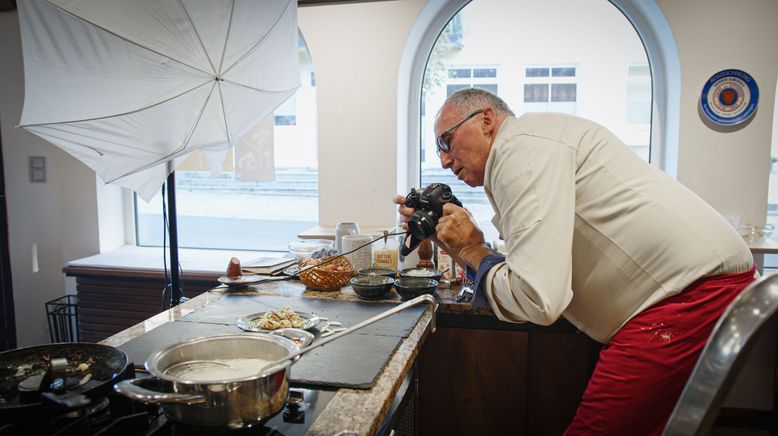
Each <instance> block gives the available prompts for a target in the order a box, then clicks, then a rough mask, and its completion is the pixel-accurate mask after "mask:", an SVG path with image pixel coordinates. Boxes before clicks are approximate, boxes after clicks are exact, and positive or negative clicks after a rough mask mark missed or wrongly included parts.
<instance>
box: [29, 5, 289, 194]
mask: <svg viewBox="0 0 778 436" xmlns="http://www.w3.org/2000/svg"><path fill="white" fill-rule="evenodd" d="M19 18H20V27H21V34H22V48H23V55H24V74H25V99H24V110H23V113H22V118H21V121H20V125H21V127H24V128H25V129H27V130H29V131H31V132H33V133H35V134H36V135H38V136H40V137H42V138H44V139H46V140H47V141H49V142H51V143H52V144H54V145H56V146H58V147H60V148H62V149H64V150H65V151H67V152H68V153H70V154H71V155H73V156H74V157H76V158H77V159H79V160H80V161H82V162H83V163H85V164H86V165H87V166H89V167H90V168H92V169H93V170H94V171H95V172H97V174H98V175H99V176H100V177H101V178H102V179H103V181H105V182H106V183H115V184H117V185H120V186H124V187H127V188H130V189H132V190H134V191H136V192H137V193H138V194H139V195H140V196H141V197H142V198H144V199H145V200H147V201H148V200H149V199H150V198H151V197H152V196H153V195H154V194H155V193H156V192H158V190H159V187H160V186H161V185H162V183H163V182H164V180H165V178H166V177H167V175H168V174H169V173H170V171H172V170H173V169H175V163H177V162H179V161H181V160H182V159H183V157H184V156H185V155H186V154H188V153H190V152H191V151H194V150H203V151H204V152H206V154H207V153H208V152H211V155H212V156H213V155H217V156H221V157H222V159H223V156H224V154H223V151H224V150H225V149H226V148H227V147H228V146H230V145H235V144H237V142H238V140H239V138H240V137H241V135H243V134H244V133H246V132H247V131H248V130H249V129H250V128H251V127H253V126H254V125H255V124H256V123H257V122H259V121H260V120H261V119H262V118H263V117H265V116H266V115H268V114H270V113H271V112H272V111H273V110H274V109H275V108H276V107H277V106H279V105H280V104H281V103H283V102H284V101H285V100H286V99H287V98H289V97H290V96H291V95H292V94H293V93H294V92H295V90H296V89H297V87H299V86H300V79H299V64H298V62H299V59H298V50H297V40H298V35H297V2H296V1H293V0H154V1H148V0H48V1H47V0H24V1H21V2H19ZM169 161H172V162H173V165H168V162H169ZM220 164H221V162H219V165H220Z"/></svg>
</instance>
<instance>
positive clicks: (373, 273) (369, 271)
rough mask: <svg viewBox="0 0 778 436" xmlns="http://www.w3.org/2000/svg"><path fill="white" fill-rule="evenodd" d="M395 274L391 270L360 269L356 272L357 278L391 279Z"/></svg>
mask: <svg viewBox="0 0 778 436" xmlns="http://www.w3.org/2000/svg"><path fill="white" fill-rule="evenodd" d="M396 274H397V272H396V271H395V270H393V269H391V268H362V269H360V270H359V271H357V275H358V276H384V277H389V278H390V279H393V278H395V277H396Z"/></svg>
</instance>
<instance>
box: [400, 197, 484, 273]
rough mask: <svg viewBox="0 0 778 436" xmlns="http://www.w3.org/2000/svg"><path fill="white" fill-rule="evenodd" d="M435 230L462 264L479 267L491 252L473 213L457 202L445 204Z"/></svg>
mask: <svg viewBox="0 0 778 436" xmlns="http://www.w3.org/2000/svg"><path fill="white" fill-rule="evenodd" d="M401 213H402V212H401ZM406 221H407V219H406ZM435 231H436V239H437V240H438V242H439V243H440V244H441V245H442V246H443V248H444V249H445V250H446V251H447V252H448V254H449V255H451V256H452V257H453V258H454V260H456V261H457V262H458V263H460V264H467V265H468V266H470V268H473V269H478V266H479V265H480V264H481V260H483V258H484V257H486V256H488V255H489V254H491V251H490V250H489V248H488V247H487V246H486V243H485V242H484V234H483V232H482V231H481V229H479V228H478V224H476V223H475V220H474V218H473V217H472V215H470V213H469V212H468V211H467V210H466V209H463V208H461V207H459V206H457V205H455V204H452V203H446V204H444V205H443V216H442V217H441V218H440V219H439V220H438V225H437V227H435Z"/></svg>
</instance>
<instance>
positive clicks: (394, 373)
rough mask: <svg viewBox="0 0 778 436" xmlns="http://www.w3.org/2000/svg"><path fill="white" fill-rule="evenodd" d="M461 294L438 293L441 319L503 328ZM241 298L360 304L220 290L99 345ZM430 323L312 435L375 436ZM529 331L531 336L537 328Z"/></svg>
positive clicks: (254, 289)
mask: <svg viewBox="0 0 778 436" xmlns="http://www.w3.org/2000/svg"><path fill="white" fill-rule="evenodd" d="M458 291H459V287H458V286H452V287H451V288H438V292H437V297H438V300H439V304H438V315H439V316H441V315H442V316H449V317H453V318H467V316H471V317H472V316H475V317H477V318H483V319H487V320H492V321H495V322H498V321H496V319H495V317H494V314H493V312H492V311H491V310H490V309H477V310H471V309H470V305H469V303H458V302H456V294H457V293H458ZM241 294H245V295H275V296H284V297H300V298H318V299H326V300H339V301H355V300H356V301H359V300H360V298H359V297H358V296H357V295H356V294H355V293H354V291H353V290H352V289H351V287H350V286H346V287H344V288H342V289H341V290H340V291H339V292H318V291H312V290H308V289H306V288H305V285H303V284H302V283H300V282H299V281H297V280H289V281H277V282H268V283H262V284H258V285H254V286H250V287H246V288H240V289H237V290H232V289H229V288H226V287H224V286H220V287H217V288H214V289H212V290H210V291H208V292H204V293H203V294H201V295H199V296H197V297H195V298H192V299H190V300H188V301H186V302H184V303H182V304H180V305H178V306H176V307H174V308H172V309H169V310H167V311H164V312H162V313H159V314H157V315H155V316H153V317H151V318H149V319H147V320H146V321H143V322H141V323H138V324H136V325H135V326H133V327H130V328H128V329H126V330H124V331H122V332H119V333H117V334H115V335H113V336H111V337H109V338H107V339H105V340H103V341H101V342H100V343H102V344H105V345H111V346H119V345H121V344H123V343H125V342H127V341H129V340H131V339H134V338H136V337H138V336H140V335H142V334H144V333H146V332H149V331H151V330H153V329H154V328H156V327H159V326H160V325H162V324H165V323H167V322H171V321H175V320H177V319H179V318H181V317H184V316H186V315H188V314H189V313H192V312H194V311H195V310H197V309H199V308H201V307H204V306H207V305H208V304H211V303H213V302H214V301H217V300H219V299H220V298H223V297H224V296H225V295H241ZM378 302H396V303H400V302H401V300H400V297H399V296H398V295H397V294H396V293H395V292H394V291H392V296H391V298H389V299H386V300H378ZM431 320H432V311H431V310H430V309H429V308H428V309H427V310H426V311H425V312H424V314H423V315H422V316H421V318H420V319H419V321H418V323H417V324H416V326H415V327H414V328H413V330H411V332H410V334H409V336H408V337H407V338H405V339H404V340H403V341H402V342H401V343H400V345H399V347H398V348H397V350H396V351H395V352H394V354H393V355H392V356H391V358H390V359H389V361H388V362H387V364H386V366H385V367H384V369H383V370H382V372H381V373H380V374H379V376H378V379H377V380H376V383H375V385H374V386H373V387H372V388H371V389H367V390H358V389H339V390H338V391H337V392H336V394H335V396H334V397H333V399H332V400H331V401H330V402H329V403H328V404H327V407H326V408H325V409H324V410H323V411H322V412H321V414H319V416H318V417H317V418H316V421H314V422H313V424H312V425H311V428H310V430H309V432H308V434H312V435H332V434H336V433H338V432H341V431H343V430H350V431H352V432H354V433H356V434H359V435H372V434H375V433H376V431H377V430H378V427H379V426H380V425H381V423H382V422H383V420H384V418H385V417H386V414H387V412H388V411H389V408H390V406H391V404H392V400H393V399H394V397H395V395H396V394H397V392H398V391H399V389H400V386H401V384H402V382H403V379H404V378H405V376H406V375H407V374H408V372H409V371H410V369H411V367H412V365H413V363H414V361H415V360H416V358H417V356H418V354H419V351H420V350H421V346H422V344H423V343H424V340H425V339H426V337H427V335H428V334H430V330H431V329H430V322H431ZM536 328H537V327H536ZM529 330H532V328H530V329H529Z"/></svg>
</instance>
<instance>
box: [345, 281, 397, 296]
mask: <svg viewBox="0 0 778 436" xmlns="http://www.w3.org/2000/svg"><path fill="white" fill-rule="evenodd" d="M349 283H351V288H352V289H354V292H356V293H357V295H359V296H360V297H361V298H364V299H366V300H380V299H382V298H386V297H387V296H388V295H389V291H391V290H392V285H393V284H394V279H393V278H391V277H384V276H356V277H352V278H351V280H350V281H349Z"/></svg>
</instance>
